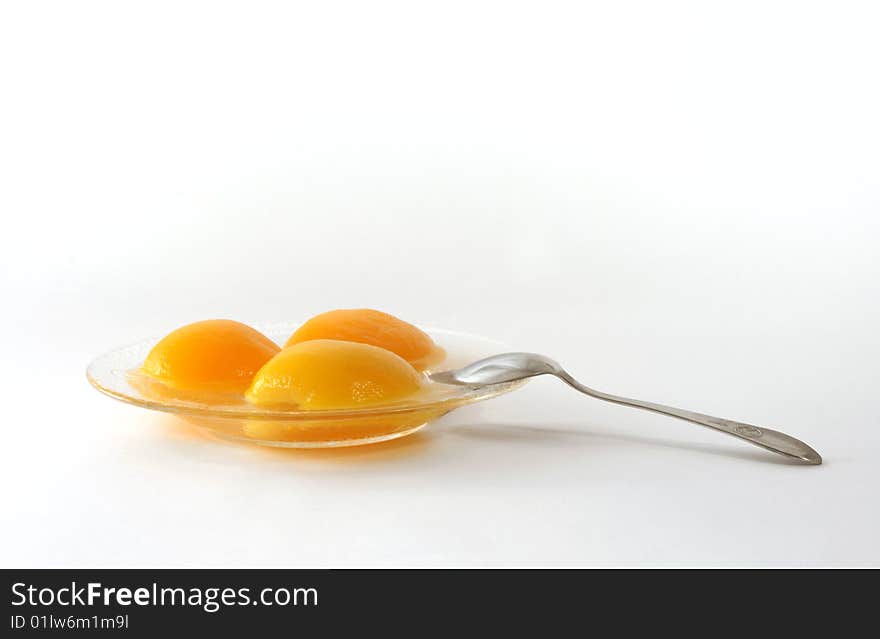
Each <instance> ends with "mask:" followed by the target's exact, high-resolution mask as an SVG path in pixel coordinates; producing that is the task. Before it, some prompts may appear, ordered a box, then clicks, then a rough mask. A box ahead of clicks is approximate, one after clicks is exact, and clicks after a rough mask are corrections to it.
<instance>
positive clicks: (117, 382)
mask: <svg viewBox="0 0 880 639" xmlns="http://www.w3.org/2000/svg"><path fill="white" fill-rule="evenodd" d="M299 326H300V323H298V322H297V323H294V322H285V323H276V324H255V325H254V328H256V329H257V330H259V331H260V332H262V333H263V334H264V335H266V336H267V337H269V338H270V339H272V340H274V341H275V342H277V343H279V344H283V343H284V342H285V341H286V340H287V338H288V337H290V335H291V334H292V333H293V331H294V330H296V329H297V328H298V327H299ZM422 330H424V331H425V332H427V333H428V334H429V335H430V336H431V337H432V338H433V339H434V341H435V342H436V343H437V344H438V345H440V346H441V347H442V348H443V349H445V351H446V357H445V359H444V360H443V361H441V362H439V363H438V364H436V365H435V366H433V367H432V369H430V370H445V369H451V368H458V367H460V366H464V365H466V364H468V363H470V362H473V361H475V360H478V359H481V358H483V357H488V356H489V355H495V354H497V353H502V352H505V351H507V350H509V349H508V348H506V347H505V346H504V345H503V344H501V343H500V342H496V341H495V340H491V339H488V338H485V337H479V336H476V335H468V334H466V333H459V332H455V331H448V330H442V329H432V328H423V329H422ZM159 339H160V338H154V339H148V340H144V341H142V342H138V343H136V344H132V345H130V346H125V347H123V348H118V349H116V350H113V351H110V352H109V353H106V354H104V355H101V356H100V357H98V358H96V359H95V360H94V361H93V362H92V363H91V364H89V367H88V370H87V371H86V375H87V377H88V378H89V381H90V382H91V383H92V385H93V386H94V387H95V388H97V389H98V390H99V391H101V392H102V393H104V394H106V395H109V396H110V397H113V398H115V399H118V400H120V401H123V402H126V403H129V404H134V405H135V406H140V407H141V408H149V409H151V410H158V411H164V412H166V413H174V414H175V415H177V416H178V417H180V418H182V419H184V420H186V421H188V422H190V423H192V424H195V425H196V426H199V427H201V428H204V429H207V430H209V431H211V432H213V433H214V434H216V435H218V436H220V437H224V438H227V439H235V440H242V441H247V442H250V443H254V444H262V445H264V446H281V447H289V448H325V447H332V446H357V445H361V444H372V443H375V442H381V441H387V440H390V439H396V438H398V437H404V436H405V435H409V434H412V433H414V432H416V431H418V430H420V429H421V428H424V427H425V426H426V425H427V424H428V423H429V422H431V421H433V420H435V419H437V418H438V417H440V416H441V415H444V414H446V413H448V412H449V411H451V410H453V409H455V408H458V407H459V406H464V405H466V404H473V403H474V402H479V401H482V400H484V399H491V398H492V397H497V396H498V395H502V394H504V393H507V392H510V391H512V390H514V389H516V388H519V387H520V386H522V385H523V384H525V381H526V380H520V381H516V382H509V383H505V384H497V385H494V386H487V387H483V388H468V387H466V386H449V385H443V384H430V385H429V389H430V390H429V391H428V392H426V393H424V394H420V395H419V396H418V397H414V398H411V399H407V400H405V401H400V402H396V403H389V404H379V405H371V406H369V407H365V408H349V409H339V410H269V409H263V408H260V407H257V406H252V405H250V404H248V403H246V402H245V401H244V399H243V398H238V397H234V398H232V397H217V398H214V400H215V401H211V402H210V403H208V402H205V401H198V400H197V399H192V398H187V397H183V396H175V395H173V394H171V393H170V392H168V391H167V389H164V387H163V389H164V390H163V389H159V388H157V387H156V384H157V383H156V382H154V381H150V380H149V378H147V377H146V376H144V375H143V374H141V373H140V372H139V369H140V366H141V364H142V363H143V361H144V358H146V356H147V353H149V352H150V349H151V348H152V347H153V346H154V345H155V344H156V342H158V341H159ZM430 370H429V371H428V372H430ZM201 399H203V400H204V399H205V398H204V397H202V398H201Z"/></svg>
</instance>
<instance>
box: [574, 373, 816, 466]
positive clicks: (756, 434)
mask: <svg viewBox="0 0 880 639" xmlns="http://www.w3.org/2000/svg"><path fill="white" fill-rule="evenodd" d="M559 378H560V379H562V381H564V382H565V383H566V384H568V385H569V386H571V387H572V388H574V389H576V390H579V391H580V392H582V393H584V394H585V395H589V396H590V397H595V398H596V399H602V400H605V401H606V402H613V403H615V404H622V405H624V406H632V407H633V408H641V409H643V410H649V411H653V412H655V413H662V414H663V415H669V416H670V417H677V418H678V419H683V420H685V421H688V422H693V423H694V424H699V425H701V426H706V427H708V428H712V429H714V430H717V431H721V432H722V433H726V434H728V435H733V436H734V437H738V438H739V439H742V440H744V441H747V442H749V443H750V444H754V445H755V446H760V447H761V448H765V449H767V450H769V451H773V452H774V453H779V454H780V455H785V456H786V457H792V458H794V459H798V460H800V461H804V462H807V463H809V464H821V463H822V457H821V456H820V455H819V453H817V452H816V451H815V450H813V449H812V448H810V447H809V446H808V445H807V444H805V443H804V442H802V441H801V440H799V439H795V438H794V437H791V436H790V435H786V434H785V433H780V432H779V431H776V430H771V429H769V428H763V427H761V428H758V427H757V426H752V425H751V424H744V423H742V422H734V421H731V420H729V419H721V418H720V417H712V416H711V415H704V414H702V413H694V412H692V411H689V410H682V409H680V408H673V407H671V406H664V405H662V404H654V403H652V402H643V401H641V400H638V399H630V398H628V397H619V396H617V395H610V394H608V393H603V392H601V391H597V390H593V389H592V388H588V387H587V386H584V385H583V384H581V383H580V382H578V381H577V380H576V379H575V378H573V377H572V376H571V375H569V374H568V373H565V372H562V373H560V374H559Z"/></svg>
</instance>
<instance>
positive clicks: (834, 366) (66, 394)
mask: <svg viewBox="0 0 880 639" xmlns="http://www.w3.org/2000/svg"><path fill="white" fill-rule="evenodd" d="M872 5H873V7H876V4H875V3H872V2H864V3H853V2H841V1H834V2H819V3H811V2H772V1H769V2H768V1H766V0H762V1H761V2H691V3H686V2H662V3H661V2H646V3H634V2H608V3H584V2H573V3H555V2H548V1H546V0H542V1H541V2H527V3H517V2H478V1H474V0H468V1H467V2H450V1H448V0H447V1H444V2H436V3H424V2H398V3H386V2H363V3H338V2H307V3H302V4H294V3H284V4H283V5H279V6H271V5H263V4H261V3H256V2H242V3H239V4H237V5H228V4H225V3H206V4H203V5H198V4H190V3H182V2H173V3H167V4H163V3H157V2H151V3H128V2H126V3H120V2H105V3H95V2H75V3H72V2H59V3H44V2H6V3H4V4H3V5H2V9H0V98H2V99H0V215H2V220H3V221H2V234H0V266H2V273H0V294H2V300H3V313H2V315H0V335H2V336H3V342H2V353H3V357H2V362H3V365H2V369H0V383H2V385H3V388H4V390H5V392H4V393H3V413H2V416H0V417H2V421H0V425H2V428H3V431H4V437H3V441H2V447H0V448H2V464H0V473H2V475H0V481H2V485H3V489H2V495H3V497H2V508H0V536H2V543H0V560H2V564H3V565H6V566H232V565H234V566H289V567H306V566H421V565H431V566H450V565H465V566H513V565H528V566H531V565H554V566H555V565H560V566H575V565H586V566H591V565H615V566H621V565H622V566H644V565H647V566H656V565H664V566H685V565H687V566H692V565H696V566H710V565H721V566H767V565H772V566H808V565H809V566H812V565H820V566H830V565H849V566H854V565H873V566H877V565H880V547H878V538H880V513H878V509H880V500H878V494H877V492H878V486H880V470H878V459H880V430H878V427H880V424H878V417H877V415H878V412H877V403H876V400H877V382H878V375H877V362H878V360H880V346H878V338H877V327H878V325H880V301H878V299H880V295H878V290H877V289H878V286H877V282H878V276H880V267H878V256H877V252H878V251H877V247H878V239H880V237H878V236H880V221H878V213H880V151H878V149H880V117H878V114H880V88H878V87H880V83H878V77H877V65H878V61H880V40H878V38H877V25H878V15H877V11H876V9H875V8H873V7H872ZM357 306H371V307H376V308H380V309H384V310H387V311H390V312H393V313H395V314H397V315H399V316H401V317H403V318H404V319H407V320H410V321H414V322H418V323H423V324H428V325H435V326H442V327H446V328H452V329H457V330H463V331H468V332H473V333H478V334H483V335H487V336H491V337H494V338H497V339H501V340H504V341H506V342H507V343H509V344H510V345H511V346H512V347H514V348H516V349H522V350H527V349H528V350H536V351H540V352H544V353H547V354H549V355H552V356H554V357H555V358H557V359H558V360H560V361H561V362H563V363H564V364H565V365H566V366H567V367H569V368H570V369H571V370H572V372H573V373H574V374H575V375H576V376H578V377H579V378H581V379H582V380H583V381H584V382H585V383H587V384H589V385H591V386H594V387H596V388H600V389H603V390H607V391H610V392H616V393H620V394H626V395H630V396H633V397H639V398H644V399H648V400H654V401H661V402H665V403H668V404H672V405H676V406H682V407H684V408H690V409H694V410H702V411H705V412H708V413H711V414H715V415H719V416H723V417H729V418H733V419H739V420H743V421H749V422H752V423H755V424H759V425H766V426H770V427H774V428H778V429H780V430H784V431H787V432H790V433H792V434H794V435H796V436H799V437H801V438H803V439H804V440H806V441H807V442H809V443H810V444H812V445H813V446H814V447H815V448H817V449H818V450H819V451H820V452H821V453H822V454H823V456H824V457H825V460H826V463H825V465H823V466H821V467H803V466H798V465H795V464H791V463H788V462H786V461H785V460H784V459H782V458H781V457H777V456H774V455H772V454H770V453H766V452H764V451H762V450H760V449H757V448H753V447H750V446H748V445H747V444H744V443H742V442H738V441H736V440H734V439H731V438H727V437H725V436H723V435H718V434H715V433H713V432H711V431H708V430H703V429H700V428H699V427H697V426H693V425H690V424H687V423H684V422H678V421H675V420H671V419H669V418H665V417H662V416H659V415H653V414H648V413H640V412H637V411H634V410H632V409H627V408H623V407H619V406H613V405H610V404H602V403H600V402H597V401H595V400H591V399H588V398H585V397H582V396H579V395H577V394H575V393H574V392H572V391H570V390H569V389H567V388H565V387H563V386H562V385H561V384H560V383H558V382H555V381H554V380H551V379H541V380H537V381H535V382H533V383H531V384H529V385H528V386H527V387H526V388H525V389H523V390H521V391H519V392H517V393H515V394H513V395H509V396H506V397H503V398H499V399H497V400H495V401H492V402H487V403H485V404H482V405H480V406H475V407H470V408H468V409H464V410H461V411H458V412H456V413H453V414H451V415H449V416H447V417H446V418H444V419H443V420H442V421H440V422H438V423H436V424H434V425H432V426H431V427H430V428H429V429H428V430H427V431H424V432H422V433H420V434H418V435H415V436H413V437H410V438H407V439H405V440H400V441H399V442H396V443H390V444H387V445H377V446H372V447H364V448H359V449H348V450H337V451H323V452H322V451H317V452H316V451H312V452H308V451H305V452H297V451H289V452H285V451H277V450H264V449H260V448H257V447H247V446H237V445H232V444H228V443H224V442H221V441H217V440H213V439H210V438H206V437H204V436H202V435H199V434H198V433H196V432H193V431H190V430H187V429H186V428H184V427H182V426H180V425H178V424H177V423H175V421H174V420H173V418H170V417H165V416H162V415H158V414H151V413H148V412H145V411H142V410H139V409H136V408H133V407H129V406H126V405H123V404H120V403H116V402H113V401H111V400H109V399H107V398H106V397H103V396H101V395H99V394H98V393H97V392H95V391H94V390H92V389H91V388H90V387H89V385H88V383H87V382H86V379H85V376H84V370H85V367H86V365H87V363H88V362H89V360H90V359H91V358H92V357H94V356H96V355H98V354H99V353H101V352H104V351H106V350H108V349H110V348H112V347H114V346H117V345H120V344H123V343H127V342H130V341H134V340H137V339H141V338H144V337H147V336H151V335H158V334H162V333H164V332H166V331H168V330H170V329H172V328H174V327H176V326H178V325H181V324H184V323H187V322H190V321H194V320H199V319H204V318H210V317H229V318H235V319H240V320H244V321H256V320H297V319H304V318H306V317H308V316H309V315H311V314H313V313H316V312H319V311H323V310H326V309H329V308H335V307H357Z"/></svg>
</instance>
